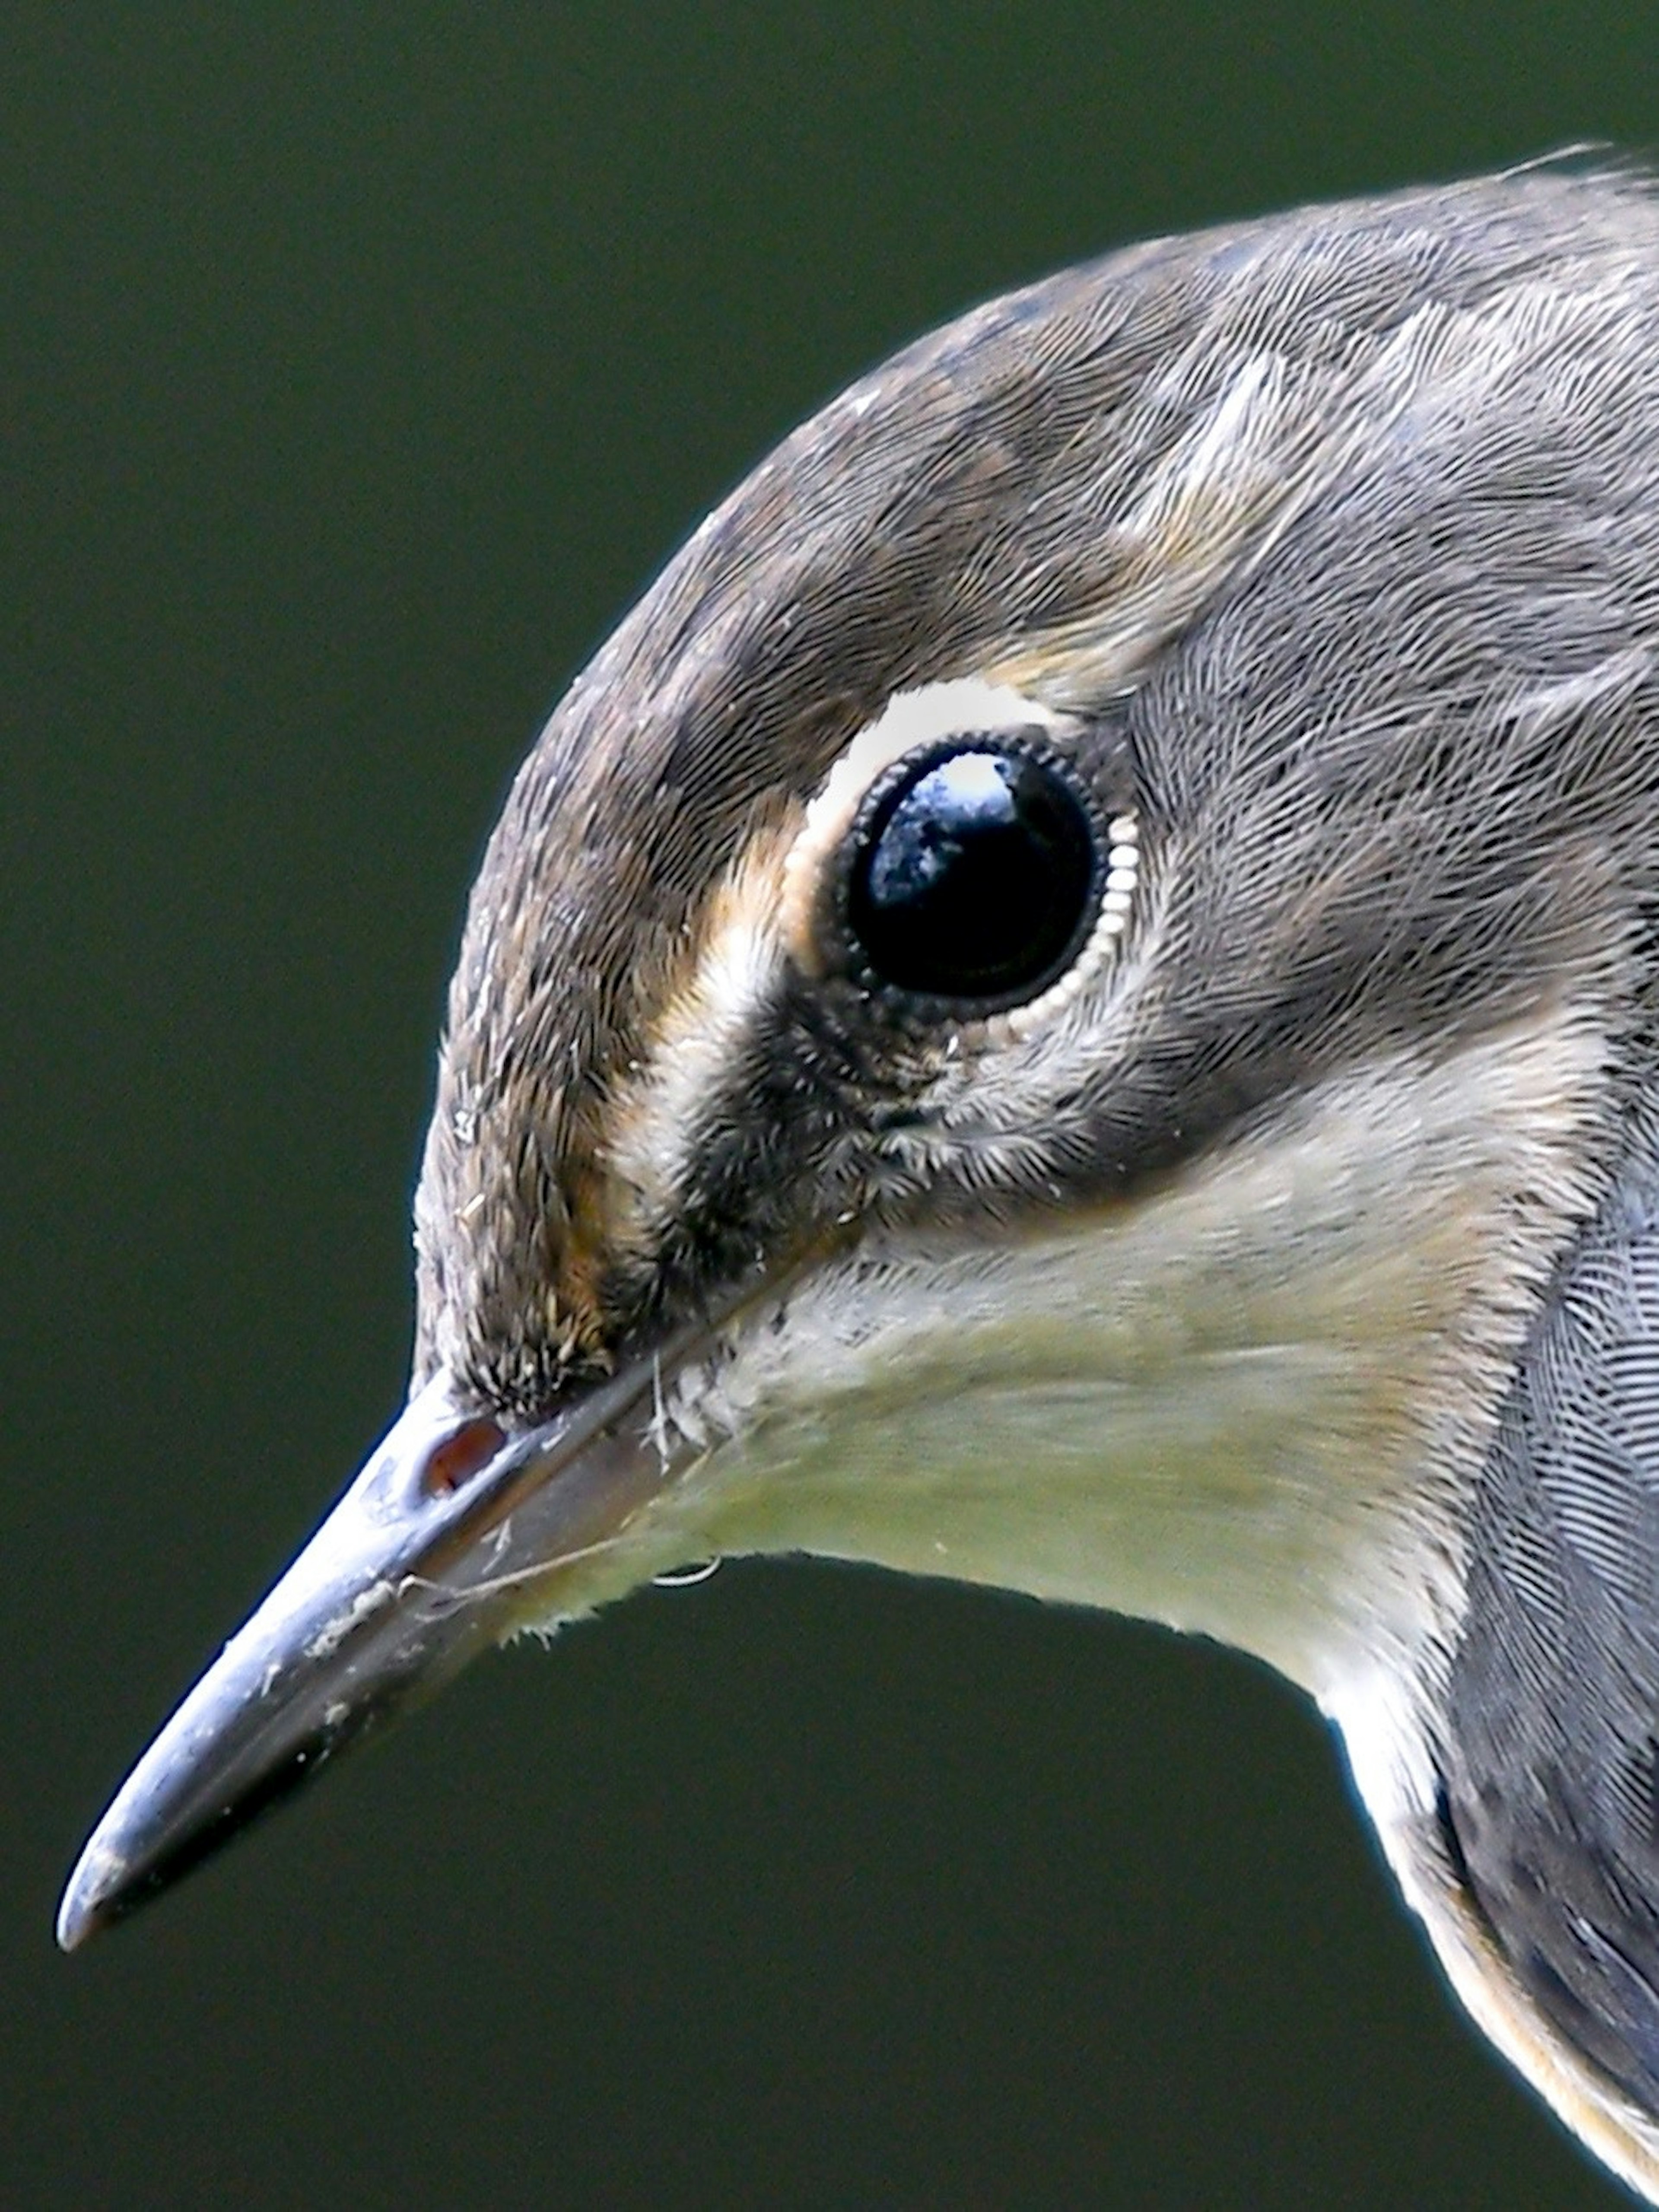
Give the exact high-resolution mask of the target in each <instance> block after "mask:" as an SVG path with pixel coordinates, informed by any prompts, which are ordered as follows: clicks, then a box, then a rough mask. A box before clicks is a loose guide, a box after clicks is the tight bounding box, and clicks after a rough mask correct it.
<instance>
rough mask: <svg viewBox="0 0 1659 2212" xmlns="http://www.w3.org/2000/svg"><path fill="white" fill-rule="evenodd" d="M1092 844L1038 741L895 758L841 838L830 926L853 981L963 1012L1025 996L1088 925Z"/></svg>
mask: <svg viewBox="0 0 1659 2212" xmlns="http://www.w3.org/2000/svg"><path fill="white" fill-rule="evenodd" d="M1106 843H1107V836H1106V831H1105V825H1104V823H1103V822H1102V820H1101V818H1100V816H1099V812H1098V809H1097V806H1096V804H1095V802H1094V799H1093V796H1092V794H1091V793H1090V792H1089V790H1088V789H1087V787H1085V785H1084V783H1083V782H1082V781H1081V780H1080V778H1079V776H1078V775H1077V774H1076V772H1075V771H1074V770H1073V769H1072V768H1071V766H1070V765H1069V763H1066V762H1065V761H1063V760H1062V759H1061V758H1060V757H1059V756H1058V755H1057V754H1055V753H1054V751H1053V750H1051V749H1050V748H1049V747H1048V745H1047V744H1044V743H1043V742H1042V740H1041V738H1039V737H1036V736H1034V735H1032V734H1030V733H1028V732H1018V733H1010V734H1007V735H1002V734H966V735H960V736H955V737H950V738H942V739H939V741H937V742H936V743H934V744H931V745H928V746H926V747H924V748H921V750H917V751H915V752H911V753H909V754H907V755H906V756H905V757H903V758H902V759H901V760H898V761H896V762H895V763H893V765H892V766H891V767H890V769H888V770H887V771H886V772H885V774H884V775H881V776H879V777H878V779H877V781H875V783H874V784H873V785H872V787H871V788H870V790H869V791H868V792H867V793H866V795H865V799H864V801H863V804H862V805H860V808H859V811H858V813H857V814H856V816H855V817H854V821H853V823H852V826H851V828H850V829H849V831H848V837H847V842H846V844H845V846H844V847H843V854H842V917H843V923H844V927H845V929H846V933H847V936H848V940H849V944H850V945H851V948H852V950H853V951H854V955H855V957H857V959H858V960H859V962H860V965H861V967H862V968H863V969H864V970H865V974H866V980H867V981H869V982H871V983H872V984H874V985H876V986H877V987H881V988H884V989H887V990H889V991H896V992H900V993H902V994H906V995H907V996H909V997H912V998H917V999H921V1000H938V1001H940V1002H942V1003H943V1005H944V1006H945V1007H947V1008H948V1009H949V1010H951V1011H953V1012H962V1013H969V1014H974V1015H984V1014H990V1013H995V1012H1000V1011H1002V1010H1005V1009H1006V1008H1009V1007H1012V1006H1021V1005H1024V1003H1025V1002H1026V1001H1027V1000H1031V999H1035V998H1036V997H1037V996H1039V995H1040V994H1042V992H1043V991H1045V990H1046V989H1048V987H1049V986H1050V985H1051V984H1052V983H1054V981H1057V979H1058V978H1059V977H1060V975H1063V974H1064V973H1065V972H1066V969H1067V967H1068V966H1069V965H1070V964H1071V963H1072V961H1073V959H1074V958H1075V957H1077V955H1078V953H1079V951H1081V949H1082V947H1083V946H1084V945H1085V943H1086V942H1087V940H1088V939H1089V937H1090V934H1091V931H1092V930H1093V928H1094V926H1095V922H1096V921H1097V917H1098V915H1099V913H1100V908H1101V901H1102V896H1103V892H1104V890H1105V889H1106V872H1107V858H1106V854H1105V850H1104V848H1105V845H1106Z"/></svg>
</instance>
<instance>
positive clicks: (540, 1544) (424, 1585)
mask: <svg viewBox="0 0 1659 2212" xmlns="http://www.w3.org/2000/svg"><path fill="white" fill-rule="evenodd" d="M678 1349H679V1347H678V1346H665V1347H664V1353H663V1358H662V1359H661V1360H660V1361H656V1360H647V1361H646V1362H644V1363H643V1364H642V1365H641V1364H632V1365H630V1366H629V1368H628V1369H627V1370H625V1371H624V1372H623V1373H621V1374H619V1375H617V1376H616V1377H615V1378H614V1379H612V1380H611V1381H610V1382H607V1383H602V1384H600V1385H599V1387H598V1388H597V1389H593V1390H592V1391H589V1392H586V1393H585V1394H584V1395H582V1396H581V1397H580V1399H578V1400H575V1401H573V1402H572V1404H571V1405H570V1406H569V1407H568V1408H566V1409H564V1410H562V1411H561V1412H560V1413H558V1414H556V1416H555V1417H554V1418H553V1419H550V1421H548V1422H546V1423H545V1424H544V1425H541V1426H539V1427H537V1428H535V1429H532V1430H531V1431H526V1432H520V1433H519V1434H517V1435H510V1434H508V1433H507V1431H505V1430H503V1429H502V1428H501V1426H500V1425H498V1424H497V1423H496V1422H495V1421H494V1420H491V1419H482V1418H480V1417H479V1416H478V1415H477V1413H470V1412H468V1411H466V1410H465V1409H464V1408H462V1407H459V1406H458V1405H457V1403H456V1401H455V1400H454V1398H453V1395H451V1391H450V1387H449V1383H448V1381H447V1377H445V1376H439V1377H438V1378H436V1379H435V1381H433V1382H431V1383H428V1384H427V1385H426V1387H425V1388H424V1389H422V1390H420V1391H419V1392H418V1393H417V1394H416V1395H415V1396H414V1397H413V1398H411V1399H410V1401H409V1404H408V1405H407V1406H406V1407H405V1408H404V1412H403V1413H402V1414H401V1416H400V1417H399V1418H398V1420H397V1421H396V1422H395V1423H394V1424H393V1425H392V1429H391V1430H390V1431H388V1433H387V1435H386V1438H385V1440H384V1442H383V1443H381V1445H380V1449H378V1450H377V1451H376V1452H374V1454H373V1455H372V1456H371V1457H370V1459H369V1461H368V1464H367V1465H366V1466H365V1467H364V1468H363V1470H362V1474H359V1475H358V1477H357V1479H356V1481H355V1482H354V1483H353V1484H352V1485H351V1486H350V1488H349V1490H347V1492H346V1493H345V1495H344V1496H343V1498H341V1500H340V1502H339V1504H337V1506H336V1507H335V1509H334V1510H333V1512H332V1513H331V1515H330V1516H329V1517H328V1519H327V1520H326V1521H325V1522H324V1523H323V1525H322V1527H321V1528H319V1530H318V1532H317V1534H315V1536H313V1538H312V1540H311V1541H310V1543H309V1544H308V1545H307V1547H306V1548H305V1550H304V1551H303V1552H301V1554H300V1556H299V1558H298V1559H296V1560H295V1563H294V1565H292V1566H291V1567H290V1568H289V1571H288V1572H287V1573H286V1574H285V1575H284V1576H283V1578H282V1580H281V1581H280V1582H279V1583H277V1584H276V1588H275V1589H273V1590H272V1591H271V1593H270V1595H269V1596H268V1597H267V1598H266V1599H265V1601H264V1604H263V1605H261V1606H260V1607H258V1611H257V1612H256V1613H254V1614H253V1616H252V1619H251V1620H249V1621H248V1622H247V1623H246V1626H244V1627H243V1628H242V1630H241V1631H240V1633H239V1634H238V1635H236V1636H235V1637H234V1638H232V1640H231V1641H230V1643H228V1644H227V1645H226V1646H225V1648H224V1650H223V1651H222V1653H221V1654H220V1656H219V1657H218V1658H217V1659H216V1661H215V1662H214V1663H213V1664H212V1666H211V1667H210V1668H209V1669H208V1671H207V1673H206V1674H204V1676H203V1677H202V1680H200V1681H199V1682H198V1683H197V1685H196V1687H195V1688H194V1689H193V1690H192V1691H191V1692H190V1694H189V1696H188V1697H187V1698H186V1699H185V1701H184V1703H183V1704H182V1705H180V1706H179V1710H178V1711H177V1712H175V1713H174V1715H173V1718H172V1719H171V1720H170V1721H169V1722H168V1723H167V1726H166V1727H165V1728H164V1729H162V1731H161V1735H159V1736H158V1737H157V1738H156V1740H155V1742H154V1743H153V1744H152V1745H151V1747H150V1748H149V1751H148V1752H147V1753H145V1754H144V1757H143V1759H141V1760H140V1761H139V1763H138V1765H137V1767H136V1768H135V1770H134V1771H133V1772H132V1774H131V1777H130V1778H128V1781H127V1783H126V1784H125V1787H124V1788H123V1789H122V1790H121V1792H120V1794H119V1795H118V1796H117V1797H116V1799H115V1802H113V1804H112V1805H111V1807H110V1808H109V1810H108V1812H107V1813H106V1814H105V1815H104V1818H103V1819H102V1820H101V1821H100V1823H99V1825H98V1827H97V1829H96V1831H95V1832H94V1834H93V1836H92V1838H91V1840H90V1841H89V1842H88V1844H87V1847H86V1849H85V1850H84V1851H83V1852H82V1856H81V1860H80V1863H79V1864H78V1865H77V1866H76V1869H75V1872H74V1875H72V1876H71V1878H70V1884H69V1887H68V1889H67V1890H66V1891H65V1893H64V1902H63V1905H62V1907H61V1909H60V1911H59V1914H58V1942H60V1943H61V1944H62V1945H63V1947H64V1949H65V1950H73V1949H74V1948H76V1945H77V1944H80V1943H82V1942H85V1940H86V1938H87V1937H88V1936H90V1935H92V1934H94V1932H95V1931H96V1930H97V1929H100V1928H102V1927H104V1926H106V1925H107V1924H108V1923H110V1922H112V1921H114V1920H118V1919H120V1918H121V1917H124V1915H125V1914H126V1913H128V1912H131V1911H132V1910H133V1908H134V1907H135V1906H137V1905H140V1904H142V1903H143V1902H144V1900H145V1899H148V1898H150V1897H153V1896H155V1894H156V1893H158V1892H159V1891H161V1890H162V1889H165V1888H167V1887H168V1885H169V1884H171V1883H172V1882H174V1881H177V1880H178V1879H179V1876H180V1875H184V1874H185V1873H187V1872H188V1871H189V1869H191V1867H193V1866H195V1865H197V1863H199V1862H200V1861H201V1860H202V1859H204V1858H206V1857H208V1856H209V1855H210V1853H212V1852H213V1851H215V1850H218V1849H219V1847H220V1846H221V1845H222V1844H225V1843H228V1841H229V1840H230V1838H232V1837H233V1836H234V1835H236V1834H237V1833H238V1832H240V1830H241V1829H243V1828H244V1827H246V1826H247V1824H248V1823H249V1821H250V1820H252V1819H253V1818H254V1817H255V1816H256V1815H257V1814H259V1813H262V1812H263V1811H264V1809H265V1808H266V1807H267V1806H269V1805H271V1804H274V1803H275V1802H277V1800H278V1799H280V1798H283V1797H285V1796H288V1795H289V1793H290V1792H291V1791H293V1790H296V1789H297V1788H298V1787H299V1786H300V1785H301V1784H302V1783H304V1782H307V1781H308V1780H309V1779H310V1778H311V1777H312V1776H313V1774H315V1773H316V1772H317V1771H318V1770H319V1768H320V1767H322V1766H324V1765H326V1764H327V1762H328V1761H329V1760H330V1759H332V1758H333V1757H334V1756H335V1754H336V1753H337V1752H340V1751H342V1750H343V1749H344V1748H345V1747H346V1746H347V1745H348V1744H351V1743H355V1742H356V1741H357V1740H358V1738H359V1737H361V1736H362V1735H367V1734H368V1731H369V1730H370V1729H374V1728H377V1727H379V1726H380V1724H381V1723H383V1722H385V1721H386V1720H387V1719H389V1718H391V1717H392V1716H393V1715H394V1714H396V1713H398V1712H399V1711H403V1710H404V1709H405V1708H406V1707H408V1706H409V1705H411V1704H413V1703H415V1702H417V1701H418V1700H419V1699H422V1698H424V1697H426V1696H428V1695H429V1694H430V1692H432V1691H433V1690H435V1689H436V1688H437V1687H439V1686H441V1684H442V1683H444V1682H446V1681H447V1680H449V1679H450V1677H451V1676H452V1675H453V1674H455V1673H456V1672H457V1670H458V1669H459V1668H461V1667H463V1666H465V1663H466V1662H467V1661H468V1660H469V1659H470V1658H471V1656H473V1654H474V1653H475V1652H477V1650H480V1649H481V1648H482V1647H483V1645H484V1644H489V1643H495V1642H500V1641H501V1639H502V1638H504V1637H506V1636H507V1635H509V1634H511V1632H513V1629H514V1628H515V1627H516V1626H520V1624H521V1623H522V1622H523V1621H524V1620H525V1619H526V1617H533V1618H536V1619H538V1620H548V1619H549V1618H550V1617H551V1618H557V1617H560V1616H561V1615H562V1613H580V1612H584V1611H586V1610H587V1609H589V1607H591V1606H592V1605H593V1604H594V1603H597V1602H598V1601H599V1600H600V1599H601V1598H603V1597H606V1596H611V1595H619V1594H620V1593H621V1591H622V1590H623V1589H628V1588H631V1587H633V1586H634V1585H635V1584H636V1583H639V1582H641V1581H642V1580H643V1579H644V1578H645V1577H646V1576H647V1575H648V1574H650V1573H652V1572H654V1571H656V1570H657V1568H658V1567H659V1566H665V1565H671V1564H673V1563H674V1562H673V1561H672V1560H671V1559H666V1558H665V1559H661V1560H658V1559H654V1558H653V1559H650V1560H649V1562H648V1563H647V1564H643V1565H642V1564H641V1562H640V1561H639V1560H638V1559H635V1557H634V1556H633V1552H632V1550H630V1552H629V1560H628V1564H627V1565H626V1567H625V1568H624V1567H623V1563H622V1562H621V1561H619V1560H618V1561H616V1562H615V1565H614V1569H613V1571H611V1572H605V1571H603V1570H602V1569H601V1571H598V1572H596V1571H594V1570H595V1568H596V1566H597V1565H600V1563H601V1562H603V1561H605V1559H607V1557H609V1556H612V1555H614V1551H615V1549H616V1547H617V1546H618V1540H619V1539H620V1538H621V1537H622V1536H623V1533H624V1531H626V1529H627V1528H628V1526H629V1522H630V1521H631V1520H632V1519H633V1518H634V1516H636V1515H637V1514H638V1513H639V1511H640V1509H641V1507H642V1506H643V1505H645V1504H647V1503H648V1502H649V1501H650V1499H651V1498H653V1497H654V1496H655V1495H656V1494H657V1493H658V1492H660V1491H661V1490H662V1489H663V1487H664V1486H665V1484H666V1482H667V1481H668V1480H670V1479H671V1474H672V1473H673V1468H672V1467H671V1462H670V1459H669V1456H668V1453H667V1450H666V1449H665V1447H664V1445H663V1443H662V1439H661V1438H660V1437H659V1436H657V1435H653V1431H652V1429H651V1426H650V1425H649V1424H648V1422H642V1421H641V1419H640V1418H639V1410H640V1407H641V1402H642V1401H647V1400H648V1398H649V1395H650V1393H651V1390H652V1388H653V1380H654V1378H655V1376H657V1375H658V1374H659V1373H660V1371H661V1369H662V1367H663V1366H664V1365H665V1364H667V1361H668V1359H669V1358H671V1356H672V1354H673V1352H675V1351H677V1350H678ZM630 1416H632V1418H631V1419H630V1418H629V1417H630ZM646 1548H647V1549H649V1548H650V1547H646Z"/></svg>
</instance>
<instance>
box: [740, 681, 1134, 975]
mask: <svg viewBox="0 0 1659 2212" xmlns="http://www.w3.org/2000/svg"><path fill="white" fill-rule="evenodd" d="M1080 727H1081V725H1080V724H1079V722H1078V721H1077V720H1075V718H1074V717H1073V716H1071V715H1068V714H1056V713H1055V711H1054V708H1052V707H1045V706H1043V705H1042V703H1041V702H1039V701H1037V700H1036V699H1030V698H1028V697H1027V696H1025V694H1024V692H1020V691H1016V690H1012V688H1011V687H1010V686H1009V685H1007V684H987V682H986V681H985V680H984V678H982V677H978V676H964V677H957V678H952V679H951V681H949V682H948V683H943V684H922V685H921V686H920V687H919V688H918V689H917V690H914V691H896V692H895V693H894V694H893V696H892V697H891V698H890V700H889V701H888V702H887V704H886V706H885V707H884V708H883V709H882V711H881V713H880V714H878V716H877V717H876V719H875V720H874V721H873V722H871V723H869V724H868V725H867V726H866V727H865V728H864V729H862V730H860V732H859V733H858V735H857V737H855V738H854V740H853V742H852V743H851V744H849V745H848V748H847V750H846V751H845V752H844V753H842V756H841V758H840V759H839V760H838V761H837V762H836V764H835V766H834V767H833V768H832V769H830V771H829V775H827V776H826V777H825V778H824V780H823V783H822V785H821V786H820V787H819V788H818V791H817V795H816V797H815V798H813V799H811V802H810V803H809V804H808V806H807V809H806V818H805V821H804V822H803V823H802V824H801V828H800V833H799V836H797V837H796V839H795V842H794V843H793V845H792V846H791V847H790V848H789V852H788V854H787V857H786V858H785V860H784V864H783V896H782V902H781V913H780V915H779V923H780V927H781V933H782V938H783V943H784V946H785V949H786V950H787V952H788V954H789V957H790V958H791V959H792V960H793V962H794V963H795V965H796V966H797V967H798V968H799V969H800V970H801V971H802V973H803V974H805V975H823V972H824V963H823V949H822V942H821V935H820V929H819V922H820V917H821V914H822V910H823V892H824V886H825V884H826V883H827V881H828V880H829V876H830V874H831V872H833V869H834V866H835V862H836V855H837V854H838V853H839V852H840V849H841V846H842V840H843V839H844V838H845V836H847V833H848V830H849V829H851V828H852V826H853V820H854V816H855V815H856V814H857V812H858V811H859V808H860V806H861V805H862V804H863V803H864V798H865V794H866V792H868V790H869V789H870V787H871V785H872V784H873V783H874V782H875V781H876V779H877V777H878V776H879V775H883V774H884V772H885V771H886V770H887V769H890V767H891V766H892V764H893V763H894V762H895V761H896V760H900V759H902V757H903V756H904V755H905V754H906V753H908V752H912V751H914V750H916V748H917V747H918V746H921V745H926V744H933V743H934V742H936V741H937V740H938V739H939V738H948V737H951V736H952V735H954V734H955V733H956V732H958V731H962V730H972V731H975V732H983V733H984V734H985V735H987V736H994V735H996V734H997V733H998V732H1000V731H1009V732H1012V731H1016V730H1030V729H1042V730H1046V731H1048V732H1049V733H1050V734H1051V735H1052V736H1054V737H1056V738H1061V739H1064V738H1068V737H1072V736H1074V735H1076V733H1077V732H1079V729H1080ZM1113 842H1115V843H1117V842H1121V841H1120V840H1118V839H1116V838H1114V841H1113Z"/></svg>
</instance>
